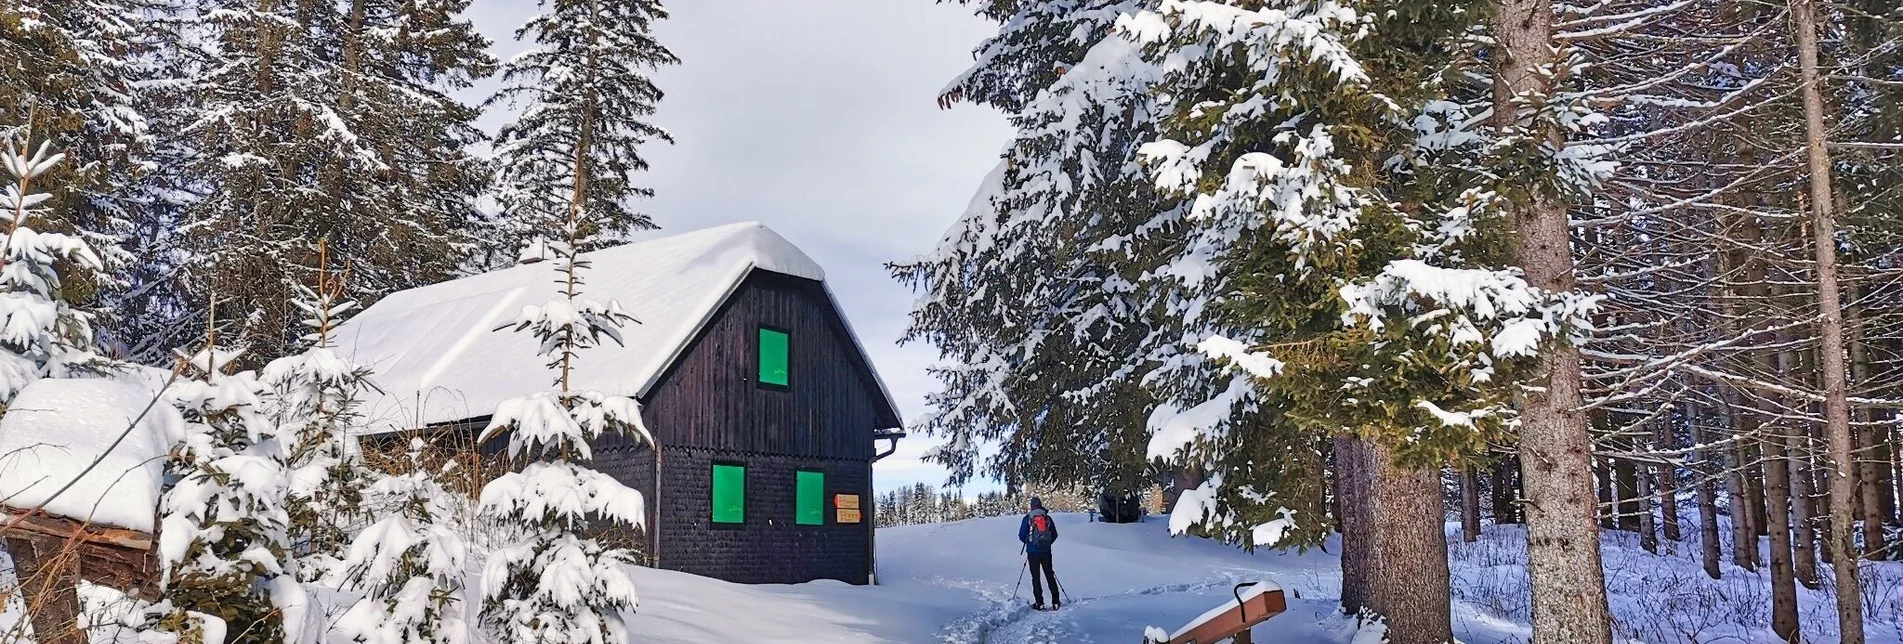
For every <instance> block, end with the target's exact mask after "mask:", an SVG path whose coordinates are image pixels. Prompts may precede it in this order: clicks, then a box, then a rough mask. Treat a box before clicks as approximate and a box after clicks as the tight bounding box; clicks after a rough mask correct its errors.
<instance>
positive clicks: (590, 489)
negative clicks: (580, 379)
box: [477, 187, 653, 644]
mask: <svg viewBox="0 0 1903 644" xmlns="http://www.w3.org/2000/svg"><path fill="white" fill-rule="evenodd" d="M571 194H572V195H573V196H574V201H573V202H572V203H573V204H574V205H573V207H572V208H570V210H569V215H568V217H567V219H566V221H565V222H563V224H562V226H561V227H560V228H559V229H557V230H554V231H550V232H554V233H556V235H550V236H551V237H555V236H559V238H560V239H562V240H563V241H562V242H561V243H556V244H551V246H552V247H553V250H554V251H555V254H556V257H555V259H554V261H553V262H551V263H552V264H553V266H554V268H555V269H556V273H557V274H558V275H559V281H558V282H557V283H558V284H561V285H562V290H561V291H560V294H559V296H558V297H556V298H555V299H552V300H549V301H548V302H546V303H544V304H541V305H539V306H528V307H524V308H523V311H522V316H521V317H520V318H519V319H518V320H517V321H516V322H515V323H514V324H512V325H511V326H513V327H514V328H515V330H516V331H518V332H527V333H529V334H530V335H533V336H534V337H535V339H536V340H537V342H538V343H539V344H540V346H541V350H540V353H541V354H542V355H544V356H547V357H548V367H549V369H550V370H551V371H554V372H555V374H556V376H555V385H556V390H555V391H551V392H544V393H537V394H530V395H528V396H523V397H520V398H511V399H509V400H505V401H503V402H502V403H501V404H500V405H498V406H497V407H496V411H495V414H494V415H493V417H492V418H491V419H490V421H489V426H488V427H487V428H485V429H484V430H483V433H482V438H481V440H484V441H487V440H489V439H491V438H493V437H497V436H505V435H506V436H507V437H508V439H509V458H510V459H511V460H513V461H517V462H518V463H519V464H520V466H521V469H520V470H519V471H515V472H510V473H508V474H504V475H502V476H501V477H499V478H497V479H496V480H495V481H492V482H490V483H489V484H488V485H485V486H483V488H482V495H481V499H480V502H479V507H478V509H477V513H478V517H479V519H480V520H482V521H485V522H487V523H488V524H490V525H498V526H504V527H505V529H510V530H515V531H518V532H519V534H521V535H522V537H521V538H520V539H519V540H517V541H515V542H514V543H512V544H509V545H506V546H503V547H500V548H497V549H495V550H494V551H492V552H491V553H490V554H489V562H488V565H487V566H486V568H485V569H484V572H483V585H484V590H483V602H482V611H481V626H482V629H483V631H484V632H485V633H487V634H488V635H489V636H490V637H492V638H494V639H495V640H496V641H498V642H503V643H506V644H528V643H541V642H595V643H601V642H623V641H627V639H628V633H627V626H626V624H624V623H623V622H622V613H624V612H627V611H632V610H634V606H635V589H634V582H633V580H631V579H629V577H628V574H627V571H626V570H623V568H622V567H623V566H626V565H630V564H632V563H633V557H632V555H631V554H630V553H629V552H628V551H627V550H626V549H622V548H612V547H607V546H604V545H602V544H601V543H599V542H598V541H596V540H595V539H594V538H592V537H590V536H587V534H586V533H588V532H591V531H593V530H600V529H617V528H640V527H643V526H644V525H645V522H646V514H645V512H646V511H645V509H644V507H645V506H644V502H643V500H642V498H641V493H640V492H637V491H635V490H634V489H631V488H629V487H627V486H625V485H622V484H621V483H620V482H619V481H616V480H615V479H614V478H613V477H610V476H608V475H606V474H603V473H601V472H597V471H595V470H592V469H588V467H587V465H586V464H587V463H588V461H590V460H593V449H592V448H591V447H590V443H591V442H593V441H594V440H595V439H597V438H599V437H600V436H602V435H603V434H621V435H625V436H628V437H630V438H632V439H635V440H638V441H641V442H646V443H649V444H652V443H653V437H652V436H651V435H649V433H648V430H647V428H646V426H645V425H644V424H643V423H642V421H641V405H640V403H638V402H636V401H635V400H634V399H633V398H628V397H625V396H611V395H607V394H603V393H601V392H598V391H576V390H573V389H571V388H570V386H569V384H570V382H569V381H570V374H571V373H572V370H573V368H574V362H575V360H576V358H577V357H578V354H579V352H580V351H582V350H583V349H586V348H588V347H592V346H596V345H598V344H600V342H601V341H602V340H603V339H604V338H605V339H607V340H610V341H613V342H615V343H620V342H621V332H620V328H621V326H622V325H624V324H627V323H630V322H635V320H634V318H633V317H632V316H630V315H629V314H628V313H627V312H626V311H624V310H622V308H621V306H620V305H619V304H618V303H616V302H614V301H613V300H610V301H608V302H605V303H604V302H601V301H598V300H594V299H589V298H585V297H582V294H581V287H582V271H583V270H585V269H586V268H587V266H588V259H587V258H586V257H584V256H582V254H581V253H579V252H577V250H576V249H577V248H580V247H582V246H584V245H586V244H587V242H588V238H589V236H590V234H591V233H592V232H593V231H596V230H600V229H601V228H600V227H599V225H598V224H597V225H590V224H587V223H585V222H586V218H587V216H588V215H587V212H586V211H585V210H584V208H583V206H584V204H585V203H586V202H585V201H583V199H584V195H583V194H582V192H581V190H580V188H579V187H577V188H576V189H575V190H574V191H573V192H572V193H571ZM503 328H509V327H506V326H505V327H503ZM498 330H500V329H498Z"/></svg>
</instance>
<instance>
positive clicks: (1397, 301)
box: [1120, 1, 1547, 642]
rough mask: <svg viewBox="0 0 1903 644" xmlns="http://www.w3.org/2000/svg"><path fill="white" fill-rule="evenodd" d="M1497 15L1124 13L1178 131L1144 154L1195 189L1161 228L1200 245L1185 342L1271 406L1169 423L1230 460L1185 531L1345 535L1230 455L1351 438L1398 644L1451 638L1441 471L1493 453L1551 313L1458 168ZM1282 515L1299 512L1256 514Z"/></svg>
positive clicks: (1185, 191) (1184, 299)
mask: <svg viewBox="0 0 1903 644" xmlns="http://www.w3.org/2000/svg"><path fill="white" fill-rule="evenodd" d="M1249 6H1250V7H1253V6H1254V5H1249ZM1474 20H1475V17H1474V16H1473V15H1472V14H1471V12H1470V11H1468V10H1467V8H1465V7H1464V6H1463V5H1461V4H1450V3H1438V4H1437V3H1425V2H1406V3H1384V2H1357V3H1329V2H1323V3H1286V4H1283V3H1271V5H1270V6H1269V7H1264V8H1248V7H1244V6H1232V5H1229V4H1225V3H1214V2H1168V1H1166V2H1162V3H1160V4H1159V5H1158V6H1157V7H1156V9H1154V10H1152V11H1146V12H1143V13H1139V14H1136V15H1133V16H1130V17H1129V18H1126V19H1125V20H1123V21H1122V22H1121V23H1120V27H1121V29H1122V30H1123V32H1124V33H1125V34H1126V35H1127V36H1128V37H1131V38H1133V39H1136V40H1137V41H1139V42H1141V43H1143V44H1144V45H1145V48H1146V51H1147V53H1148V54H1149V55H1150V56H1151V57H1153V59H1154V60H1156V61H1157V62H1158V64H1159V65H1167V66H1168V68H1169V73H1167V74H1166V75H1165V76H1164V78H1163V79H1162V80H1161V81H1160V82H1159V84H1158V86H1157V91H1158V93H1159V94H1161V95H1163V96H1166V97H1170V98H1169V99H1166V105H1165V108H1166V110H1167V112H1168V116H1167V117H1166V118H1165V119H1164V123H1165V126H1164V129H1163V134H1164V135H1165V137H1166V138H1164V139H1162V140H1160V141H1157V142H1155V143H1152V144H1149V145H1146V146H1144V148H1143V149H1142V153H1143V155H1144V161H1145V163H1146V165H1147V166H1148V167H1149V168H1150V170H1151V171H1152V173H1153V175H1154V177H1155V179H1156V181H1157V186H1158V188H1159V189H1160V190H1164V191H1166V192H1169V193H1173V194H1177V195H1181V196H1182V197H1183V198H1186V199H1193V200H1194V203H1195V206H1194V208H1192V209H1191V210H1190V211H1189V212H1188V213H1187V215H1186V216H1183V217H1181V218H1180V219H1176V220H1173V221H1164V222H1159V223H1158V224H1157V225H1156V226H1154V230H1157V231H1159V232H1160V234H1167V235H1171V236H1184V237H1187V238H1188V240H1189V241H1188V244H1187V245H1186V246H1185V247H1184V251H1185V252H1184V253H1182V254H1181V255H1179V256H1177V257H1174V258H1172V259H1171V260H1170V263H1169V264H1167V265H1165V266H1164V267H1163V268H1162V269H1161V270H1159V271H1158V273H1159V274H1162V275H1166V276H1170V277H1171V278H1174V280H1175V281H1176V285H1175V287H1176V290H1175V295H1174V296H1173V297H1172V299H1171V300H1170V310H1171V312H1172V314H1173V315H1181V316H1184V317H1185V319H1186V320H1187V322H1188V327H1187V328H1186V330H1185V338H1184V341H1185V343H1186V344H1187V343H1189V342H1195V343H1197V344H1196V346H1197V348H1198V349H1199V350H1200V351H1201V352H1202V353H1203V354H1205V355H1206V356H1208V357H1212V358H1218V359H1221V360H1222V361H1225V362H1228V363H1230V364H1232V365H1233V366H1234V367H1236V368H1237V370H1238V371H1239V372H1241V373H1243V374H1246V375H1247V376H1248V377H1250V379H1251V380H1252V383H1250V385H1249V386H1248V389H1245V390H1244V391H1243V392H1242V393H1240V394H1230V393H1229V392H1225V395H1236V396H1237V397H1239V398H1240V397H1244V396H1246V397H1249V398H1252V399H1253V403H1254V404H1256V405H1258V406H1259V408H1260V409H1263V410H1264V411H1263V412H1262V413H1260V414H1259V415H1260V416H1261V417H1262V421H1263V422H1258V423H1256V424H1254V425H1239V424H1236V423H1235V422H1234V421H1233V420H1227V422H1226V423H1225V422H1220V421H1219V422H1216V423H1208V424H1206V425H1205V426H1203V427H1196V426H1195V424H1193V423H1189V422H1184V421H1179V420H1178V419H1177V418H1171V419H1169V420H1168V421H1166V422H1165V423H1164V425H1165V428H1167V429H1180V430H1184V431H1181V432H1180V433H1172V432H1166V433H1163V434H1159V436H1158V443H1157V444H1155V445H1154V447H1157V448H1158V451H1159V452H1161V451H1166V450H1168V451H1174V450H1177V449H1179V446H1180V448H1181V449H1182V450H1183V452H1184V454H1182V455H1179V457H1185V456H1186V457H1188V458H1192V459H1200V460H1206V461H1209V462H1211V463H1212V467H1211V470H1212V472H1211V473H1212V475H1213V476H1212V482H1211V483H1210V484H1206V485H1205V486H1203V488H1199V489H1198V490H1195V491H1194V493H1193V494H1190V495H1187V497H1186V498H1187V499H1188V501H1189V502H1190V503H1191V505H1189V507H1187V508H1185V507H1183V506H1182V504H1181V502H1179V507H1178V508H1177V513H1176V515H1174V516H1173V517H1172V522H1173V523H1183V524H1187V523H1190V522H1198V523H1203V524H1213V526H1212V527H1215V528H1217V529H1218V530H1234V529H1236V528H1246V529H1249V530H1251V531H1252V532H1253V533H1254V534H1253V535H1251V539H1252V541H1255V542H1257V545H1263V544H1262V543H1261V542H1263V541H1264V540H1267V542H1268V543H1274V542H1275V540H1277V539H1279V538H1280V537H1281V535H1280V534H1279V532H1280V531H1284V530H1288V529H1291V528H1294V527H1298V526H1301V525H1302V524H1303V523H1305V522H1306V523H1309V524H1311V525H1310V526H1309V527H1308V529H1311V530H1313V529H1315V526H1314V525H1313V524H1321V525H1322V528H1321V529H1324V530H1325V529H1326V523H1327V522H1326V521H1325V520H1323V519H1322V517H1321V516H1320V515H1319V514H1310V515H1307V516H1304V515H1303V513H1301V512H1299V511H1293V509H1291V508H1286V507H1280V508H1277V507H1275V506H1276V505H1277V504H1278V503H1280V502H1281V500H1280V499H1276V498H1275V497H1274V496H1273V495H1269V496H1268V498H1266V499H1264V498H1262V497H1263V496H1264V495H1263V494H1262V493H1261V492H1259V491H1254V490H1249V489H1248V488H1247V487H1244V488H1242V489H1241V490H1232V489H1231V488H1232V486H1253V485H1255V484H1256V483H1257V481H1259V480H1261V479H1262V478H1264V477H1265V475H1266V476H1269V477H1274V476H1288V475H1289V474H1291V472H1290V471H1289V468H1287V467H1286V466H1284V465H1281V464H1280V463H1276V464H1271V465H1269V466H1267V467H1261V466H1255V465H1254V464H1253V463H1249V462H1246V461H1245V462H1238V461H1236V460H1233V459H1232V458H1231V455H1232V454H1234V453H1236V452H1242V453H1250V454H1252V457H1257V456H1254V453H1255V450H1254V449H1251V446H1254V445H1262V444H1265V443H1266V444H1277V443H1287V442H1294V443H1296V444H1298V445H1299V444H1301V443H1303V442H1306V443H1308V444H1309V445H1314V444H1316V442H1318V441H1321V440H1327V439H1330V438H1333V443H1334V450H1333V453H1334V460H1335V465H1336V467H1335V478H1336V489H1335V493H1336V497H1337V499H1338V500H1339V503H1338V505H1339V508H1340V510H1341V513H1342V514H1341V516H1338V517H1336V519H1337V521H1338V522H1339V524H1340V526H1341V529H1342V532H1343V535H1344V545H1343V548H1344V553H1343V559H1342V565H1343V579H1344V581H1343V589H1342V604H1343V607H1344V609H1346V610H1348V611H1349V612H1351V613H1359V612H1364V611H1366V612H1370V613H1376V614H1379V615H1380V616H1381V617H1382V618H1384V619H1386V620H1387V621H1388V624H1389V630H1388V633H1389V637H1390V638H1391V641H1397V642H1442V641H1446V640H1448V639H1449V638H1450V637H1451V623H1450V616H1449V612H1448V608H1447V606H1448V597H1447V594H1446V593H1447V588H1448V586H1447V584H1448V569H1447V563H1446V550H1445V543H1444V540H1443V535H1442V517H1441V513H1440V507H1441V506H1440V485H1439V477H1438V472H1439V470H1440V468H1441V467H1442V465H1444V464H1445V463H1447V462H1449V461H1460V460H1464V459H1472V458H1475V457H1477V456H1478V455H1479V454H1480V453H1482V452H1483V451H1484V449H1485V445H1486V443H1487V439H1488V438H1489V437H1490V436H1492V435H1497V433H1498V431H1499V429H1500V428H1501V426H1502V423H1501V421H1502V420H1503V418H1504V417H1506V416H1508V415H1509V414H1510V410H1509V409H1508V408H1507V405H1506V402H1507V396H1506V392H1507V391H1508V388H1507V387H1505V386H1501V385H1500V384H1496V380H1495V379H1496V378H1499V381H1498V382H1502V383H1504V382H1510V379H1509V378H1506V377H1503V376H1506V375H1508V374H1510V373H1511V372H1510V370H1509V369H1508V365H1507V364H1505V363H1507V362H1509V361H1511V360H1512V359H1513V358H1515V357H1516V356H1521V355H1524V354H1525V353H1527V352H1529V351H1530V350H1531V348H1530V347H1521V346H1506V345H1507V342H1508V341H1509V338H1510V337H1511V334H1510V333H1509V332H1508V331H1507V327H1509V326H1512V325H1514V324H1518V323H1521V322H1532V323H1544V322H1546V321H1547V320H1546V318H1545V317H1544V315H1545V312H1544V311H1543V310H1542V309H1540V308H1538V306H1537V305H1539V304H1542V303H1543V300H1542V299H1541V298H1539V297H1537V296H1535V294H1532V293H1530V291H1529V289H1527V288H1526V287H1525V285H1524V283H1521V282H1519V280H1518V279H1517V278H1515V277H1514V276H1513V275H1511V274H1510V273H1502V272H1498V271H1493V270H1491V269H1488V268H1481V267H1475V266H1476V264H1477V263H1479V262H1483V261H1484V260H1486V259H1488V258H1489V257H1490V256H1499V255H1501V254H1502V253H1501V249H1502V248H1503V245H1502V244H1500V243H1499V241H1498V237H1499V232H1498V231H1499V230H1500V229H1501V228H1502V225H1501V224H1500V222H1499V218H1498V216H1497V215H1495V214H1493V213H1490V212H1487V211H1485V210H1484V209H1485V207H1486V206H1487V204H1488V202H1489V201H1490V200H1491V199H1492V197H1491V195H1490V191H1489V190H1488V188H1487V187H1486V186H1483V185H1480V184H1477V183H1476V182H1474V178H1475V177H1474V176H1473V175H1469V174H1463V173H1460V172H1453V171H1444V170H1443V169H1442V168H1443V166H1445V165H1446V164H1448V163H1449V162H1453V161H1458V160H1459V159H1458V154H1457V153H1458V152H1460V151H1461V150H1459V149H1454V150H1449V149H1446V148H1447V147H1448V146H1449V145H1450V144H1453V145H1460V144H1469V145H1467V146H1465V147H1471V145H1470V144H1471V143H1472V142H1476V141H1478V139H1477V138H1476V137H1473V136H1472V135H1469V134H1465V133H1463V132H1461V131H1460V130H1459V128H1460V126H1462V125H1464V124H1465V123H1467V122H1468V121H1469V120H1470V119H1468V118H1466V117H1465V113H1464V112H1463V111H1462V110H1461V109H1460V108H1459V106H1458V105H1456V104H1453V103H1449V102H1447V101H1446V99H1447V98H1449V97H1457V96H1460V95H1462V94H1469V95H1471V94H1472V92H1471V91H1469V90H1468V88H1467V87H1466V86H1465V81H1464V78H1463V77H1462V76H1461V74H1460V72H1461V71H1463V70H1461V69H1460V68H1459V67H1457V66H1456V65H1457V64H1458V62H1459V61H1460V60H1461V52H1462V49H1461V47H1460V44H1461V40H1462V38H1463V37H1464V36H1465V34H1467V33H1468V32H1469V31H1470V29H1471V28H1472V27H1473V26H1474ZM1450 83H1451V85H1452V86H1451V87H1450V86H1449V84H1450ZM1469 152H1471V151H1469ZM1448 157H1453V158H1448ZM1538 328H1540V329H1542V330H1544V329H1546V327H1544V326H1541V327H1538ZM1178 370H1181V373H1178ZM1160 377H1161V379H1162V380H1163V381H1165V382H1183V383H1187V384H1189V385H1191V388H1189V389H1187V390H1179V391H1185V392H1186V393H1193V391H1194V389H1193V386H1194V385H1195V384H1196V383H1198V382H1201V381H1203V380H1205V379H1207V377H1208V376H1207V375H1206V372H1205V367H1204V366H1203V365H1200V364H1197V363H1196V362H1195V361H1185V362H1183V363H1181V364H1178V365H1169V366H1167V367H1166V368H1165V370H1164V371H1163V372H1162V374H1161V376H1160ZM1231 386H1232V387H1234V386H1235V385H1234V384H1232V385H1231ZM1184 402H1185V403H1195V404H1197V405H1198V406H1202V405H1208V404H1211V403H1212V402H1213V403H1221V404H1228V405H1233V403H1228V402H1226V401H1224V400H1223V399H1222V398H1217V399H1215V400H1212V401H1209V402H1198V401H1197V400H1196V399H1195V398H1188V399H1186V400H1184ZM1192 409H1194V408H1192ZM1191 415H1192V416H1196V415H1199V414H1191ZM1225 420H1226V419H1225ZM1311 449H1312V448H1311ZM1236 470H1240V471H1236ZM1263 470H1272V471H1269V472H1264V471H1263ZM1273 470H1279V471H1273ZM1293 473H1295V474H1297V475H1300V474H1302V472H1299V471H1297V472H1293ZM1197 505H1201V507H1200V508H1198V507H1197ZM1270 508H1275V511H1276V512H1277V513H1278V514H1279V515H1281V516H1279V517H1277V518H1276V519H1275V520H1273V521H1266V522H1265V521H1263V518H1266V517H1261V518H1258V517H1251V516H1249V515H1251V514H1255V513H1260V512H1261V511H1263V510H1267V509H1270ZM1199 509H1200V510H1201V512H1200V514H1201V516H1200V517H1199V516H1197V514H1198V513H1197V512H1196V511H1197V510H1199ZM1206 529H1207V528H1206ZM1401 588H1407V589H1408V590H1407V591H1406V592H1402V591H1401V590H1400V589H1401ZM1436 588H1437V589H1438V590H1437V591H1435V592H1421V590H1422V589H1436Z"/></svg>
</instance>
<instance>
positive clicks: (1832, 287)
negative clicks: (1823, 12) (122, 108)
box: [1790, 0, 1863, 644]
mask: <svg viewBox="0 0 1903 644" xmlns="http://www.w3.org/2000/svg"><path fill="white" fill-rule="evenodd" d="M1790 6H1791V22H1792V23H1793V25H1792V26H1793V27H1795V28H1796V29H1797V63H1798V70H1799V73H1800V75H1801V76H1802V78H1803V81H1804V82H1803V93H1804V139H1805V141H1804V143H1805V145H1804V147H1805V148H1807V150H1806V152H1807V154H1806V157H1807V161H1808V162H1809V166H1810V167H1809V170H1810V201H1811V203H1810V205H1811V236H1812V240H1813V241H1812V243H1811V250H1812V251H1813V252H1815V253H1816V255H1817V309H1818V310H1817V313H1818V316H1817V317H1818V320H1817V335H1818V351H1819V352H1820V353H1822V356H1820V357H1821V359H1822V360H1821V361H1822V363H1823V364H1822V367H1823V385H1824V442H1825V447H1826V449H1828V450H1829V457H1830V460H1829V462H1828V463H1827V465H1828V466H1829V469H1828V478H1829V479H1830V486H1829V487H1830V526H1829V532H1828V534H1827V542H1828V547H1829V548H1830V550H1831V553H1832V555H1833V557H1832V564H1831V565H1832V567H1833V568H1834V569H1835V572H1836V573H1837V626H1838V630H1839V632H1840V637H1841V638H1842V640H1843V644H1863V593H1862V589H1863V584H1862V583H1861V581H1860V580H1859V579H1858V571H1857V557H1856V555H1854V554H1852V553H1853V550H1854V549H1853V548H1851V545H1850V526H1851V525H1852V523H1853V522H1854V521H1855V519H1854V518H1853V517H1852V516H1851V512H1850V498H1851V496H1852V495H1854V494H1856V478H1855V475H1854V474H1853V473H1852V471H1851V469H1852V468H1853V467H1854V466H1855V465H1854V463H1855V462H1854V461H1853V460H1852V457H1851V453H1850V399H1849V391H1848V383H1846V382H1845V381H1846V379H1847V378H1848V377H1849V374H1848V371H1847V369H1846V367H1845V365H1844V329H1843V318H1842V317H1841V316H1842V315H1843V303H1842V302H1841V301H1840V297H1839V293H1840V291H1839V290H1838V285H1837V219H1836V214H1835V213H1834V212H1833V210H1834V206H1835V205H1836V204H1835V203H1834V202H1833V197H1834V194H1835V193H1833V192H1832V191H1831V186H1830V180H1831V177H1830V149H1829V148H1828V147H1826V146H1825V132H1826V130H1825V129H1824V91H1823V75H1822V74H1821V73H1820V72H1819V71H1818V70H1817V4H1816V2H1815V1H1814V0H1791V2H1790Z"/></svg>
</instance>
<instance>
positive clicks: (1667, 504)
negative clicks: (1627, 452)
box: [1653, 420, 1685, 541]
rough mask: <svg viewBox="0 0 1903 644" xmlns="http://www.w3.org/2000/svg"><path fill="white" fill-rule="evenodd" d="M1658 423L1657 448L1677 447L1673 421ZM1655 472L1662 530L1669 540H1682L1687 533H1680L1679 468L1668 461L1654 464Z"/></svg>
mask: <svg viewBox="0 0 1903 644" xmlns="http://www.w3.org/2000/svg"><path fill="white" fill-rule="evenodd" d="M1658 423H1659V429H1658V434H1657V442H1656V443H1655V445H1656V446H1657V448H1658V449H1660V450H1668V451H1669V450H1674V449H1677V448H1678V440H1677V438H1676V435H1675V434H1673V432H1672V423H1671V421H1670V420H1660V421H1658ZM1653 473H1654V476H1655V480H1656V481H1657V484H1658V497H1659V501H1658V503H1659V524H1660V525H1659V527H1660V528H1662V530H1661V532H1663V536H1664V537H1665V539H1666V540H1667V541H1682V540H1684V538H1685V535H1683V534H1682V533H1680V531H1679V530H1680V529H1679V526H1678V468H1677V467H1674V466H1673V465H1672V464H1671V463H1670V462H1669V461H1668V462H1665V463H1661V464H1659V465H1656V466H1653Z"/></svg>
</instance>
